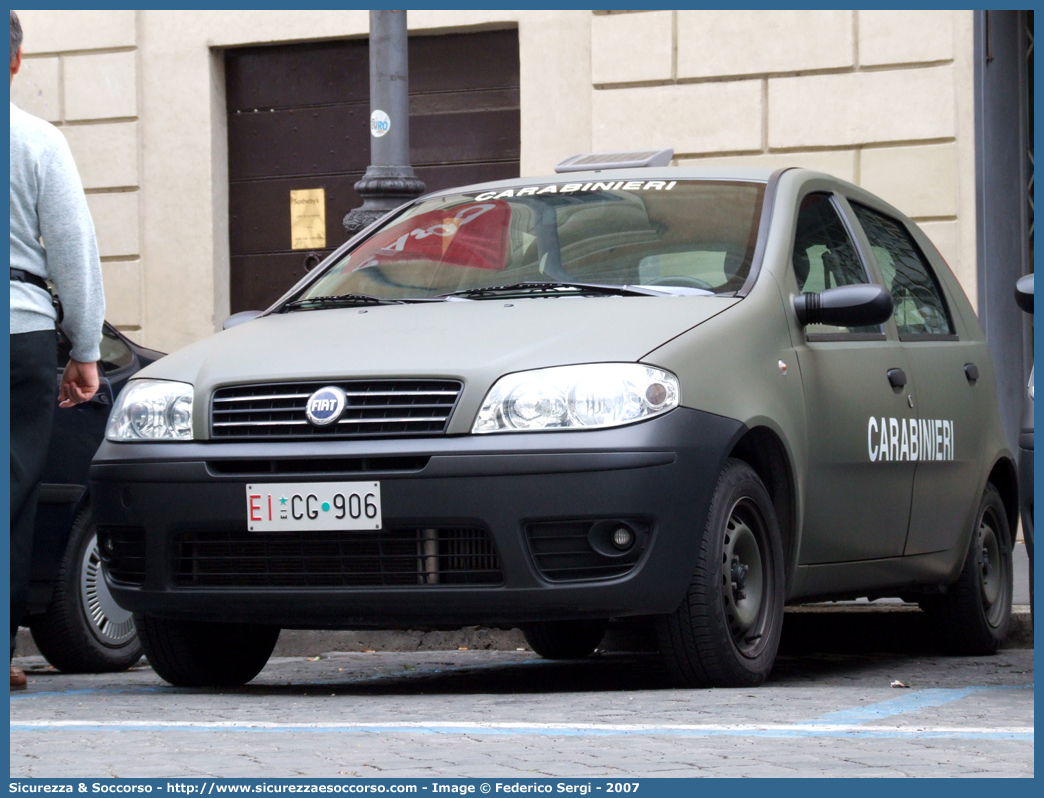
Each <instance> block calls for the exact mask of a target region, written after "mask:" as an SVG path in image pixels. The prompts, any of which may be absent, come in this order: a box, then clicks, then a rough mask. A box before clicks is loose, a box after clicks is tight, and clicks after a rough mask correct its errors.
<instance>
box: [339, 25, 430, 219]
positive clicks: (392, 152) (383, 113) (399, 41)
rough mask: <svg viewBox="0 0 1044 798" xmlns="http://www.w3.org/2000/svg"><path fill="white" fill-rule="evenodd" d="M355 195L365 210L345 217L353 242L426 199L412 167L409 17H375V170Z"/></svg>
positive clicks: (372, 97) (372, 157)
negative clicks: (378, 223) (397, 212)
mask: <svg viewBox="0 0 1044 798" xmlns="http://www.w3.org/2000/svg"><path fill="white" fill-rule="evenodd" d="M355 190H356V191H357V192H359V194H360V195H361V196H362V198H363V204H362V207H360V208H355V209H354V210H351V211H349V212H348V214H347V215H346V216H345V217H344V229H345V230H347V231H348V235H350V236H351V235H355V234H356V233H358V232H359V231H360V230H362V229H363V228H365V227H367V226H369V225H371V224H373V223H374V222H375V221H377V220H378V219H380V218H381V217H382V216H384V215H385V214H386V213H388V212H389V211H391V210H393V209H395V208H397V207H398V206H399V205H401V204H402V203H404V202H408V201H409V200H411V199H414V198H415V197H419V196H420V195H421V194H423V193H424V183H423V182H421V181H420V180H419V179H418V178H417V175H416V174H414V172H413V168H412V167H411V166H410V96H409V69H408V57H407V42H406V12H405V11H371V12H370V166H369V167H368V168H367V169H366V174H365V175H363V178H362V180H360V181H359V182H358V183H356V184H355Z"/></svg>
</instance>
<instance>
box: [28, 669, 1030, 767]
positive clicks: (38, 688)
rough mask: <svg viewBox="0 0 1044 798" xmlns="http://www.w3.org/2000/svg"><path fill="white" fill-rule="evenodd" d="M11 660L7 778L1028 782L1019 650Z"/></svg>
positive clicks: (1026, 708)
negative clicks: (971, 654)
mask: <svg viewBox="0 0 1044 798" xmlns="http://www.w3.org/2000/svg"><path fill="white" fill-rule="evenodd" d="M16 663H17V664H21V665H22V666H23V667H27V668H30V669H32V670H33V671H34V672H33V673H31V674H30V681H29V689H28V690H27V691H26V692H24V693H20V694H15V695H14V696H12V699H11V775H12V776H14V777H28V776H36V777H48V776H53V777H57V776H84V777H86V776H94V777H111V776H119V777H122V778H128V777H154V776H170V777H173V776H185V777H188V776H200V777H202V776H225V777H235V776H238V777H292V776H332V777H338V776H341V777H348V776H368V777H373V776H378V777H379V776H395V777H419V778H425V777H432V778H435V777H451V776H482V777H494V776H501V777H538V776H563V777H566V776H568V777H591V778H592V779H594V778H598V777H608V778H610V779H611V778H614V777H623V776H1032V775H1033V730H1032V727H1033V651H1032V649H1006V650H1003V651H1001V652H1000V653H999V654H998V655H996V656H994V657H983V658H953V657H940V656H932V655H930V654H924V653H905V654H904V653H893V654H866V653H834V654H807V653H806V654H800V653H799V654H785V655H782V656H781V657H780V658H779V660H778V663H777V667H776V669H775V671H774V672H773V674H772V677H771V679H770V681H769V682H768V683H767V684H765V685H764V686H762V687H760V688H757V689H745V690H679V689H671V688H669V687H668V686H667V683H666V680H665V678H664V674H663V673H662V671H661V670H660V668H659V665H658V661H657V659H656V657H655V656H654V655H649V654H596V655H594V656H592V657H591V658H589V659H587V660H584V661H581V662H568V663H555V662H547V661H543V660H540V659H538V658H537V657H536V656H535V655H534V654H532V653H531V652H528V651H519V652H510V651H452V652H430V651H429V652H411V653H398V652H396V653H358V652H356V653H331V654H326V655H323V656H322V657H320V658H318V659H315V660H311V659H307V658H275V659H273V660H272V661H270V662H269V664H268V666H267V667H266V668H265V670H264V671H263V672H262V673H261V675H260V676H259V677H258V678H257V679H256V680H255V681H254V682H252V683H251V684H250V685H248V686H246V687H245V688H242V689H239V690H220V691H219V690H176V689H174V688H171V687H169V686H166V685H165V684H164V683H163V682H162V681H161V680H160V679H159V678H158V677H157V676H156V675H155V674H154V673H153V672H152V670H151V669H149V668H148V667H147V665H145V664H144V662H143V663H141V664H140V665H139V666H137V667H136V668H134V669H133V670H132V671H130V672H127V673H121V674H110V675H96V676H66V675H62V674H58V673H56V672H54V671H47V670H46V666H45V663H44V662H43V660H42V659H40V658H36V657H26V658H22V659H21V660H16ZM893 680H900V681H902V682H903V683H905V684H907V685H909V687H910V689H906V690H904V689H895V688H891V687H890V686H889V685H890V683H891V682H892V681H893Z"/></svg>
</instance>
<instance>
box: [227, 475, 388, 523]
mask: <svg viewBox="0 0 1044 798" xmlns="http://www.w3.org/2000/svg"><path fill="white" fill-rule="evenodd" d="M246 505H247V526H248V528H249V529H250V531H251V532H289V531H292V530H299V529H326V530H339V529H380V528H381V483H380V482H288V483H285V484H271V483H265V484H262V485H247V486H246Z"/></svg>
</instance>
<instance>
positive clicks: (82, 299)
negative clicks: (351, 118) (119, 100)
mask: <svg viewBox="0 0 1044 798" xmlns="http://www.w3.org/2000/svg"><path fill="white" fill-rule="evenodd" d="M21 66H22V26H21V24H20V23H19V21H18V16H17V14H15V12H14V11H12V12H11V82H12V83H14V77H15V73H17V72H18V70H19V68H20V67H21ZM41 241H42V243H41ZM46 280H50V281H51V282H52V283H53V284H54V287H55V289H56V290H57V292H58V298H59V299H60V300H61V303H62V309H63V311H64V320H63V322H62V328H63V329H64V330H65V332H66V334H67V335H68V337H69V339H70V340H71V341H72V351H71V353H70V358H69V364H68V365H67V366H66V367H65V371H64V373H63V374H62V381H61V385H60V386H59V388H58V399H59V400H60V406H61V407H72V406H73V405H76V404H79V403H80V402H86V401H87V400H88V399H90V398H91V397H92V396H94V394H95V392H96V391H97V390H98V382H99V381H98V363H97V361H98V359H99V352H98V345H99V343H100V342H101V337H102V322H103V319H104V317H105V295H104V293H103V292H102V275H101V263H100V261H99V259H98V244H97V242H96V241H95V238H94V223H93V222H92V221H91V215H90V213H89V211H88V210H87V199H86V198H85V197H84V194H83V185H82V184H81V183H80V176H79V174H78V173H77V171H76V164H75V163H74V162H73V158H72V153H71V152H70V151H69V145H68V144H67V143H66V141H65V137H64V136H62V134H61V133H60V132H58V129H57V128H55V127H54V126H53V125H50V124H48V123H47V122H44V121H43V120H40V119H37V118H36V117H34V116H30V115H29V114H27V113H25V112H24V111H22V110H21V109H19V108H16V107H15V105H14V103H12V104H11V656H12V657H14V647H15V635H16V634H17V633H18V624H19V622H20V621H21V619H22V613H23V612H24V611H25V604H26V599H27V594H28V590H29V566H30V561H31V559H32V548H33V523H34V521H35V517H36V499H37V494H38V492H39V491H38V488H39V483H40V477H41V475H42V474H43V468H44V462H45V460H46V458H47V445H48V443H49V441H50V437H51V415H52V414H53V412H54V393H55V372H56V370H57V341H56V339H55V321H56V319H57V315H58V314H57V311H56V309H55V306H54V303H53V301H52V299H51V293H50V291H48V289H47V284H46V282H45V281H46ZM22 687H25V674H24V673H23V672H22V671H21V670H20V669H18V668H15V667H14V666H13V665H12V666H11V689H12V690H15V689H19V688H22Z"/></svg>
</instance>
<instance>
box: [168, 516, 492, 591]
mask: <svg viewBox="0 0 1044 798" xmlns="http://www.w3.org/2000/svg"><path fill="white" fill-rule="evenodd" d="M503 581H504V575H503V573H502V572H501V570H500V558H499V557H498V556H497V552H496V549H495V548H494V547H493V541H492V539H491V538H490V535H489V533H488V532H487V531H486V530H484V529H468V528H459V527H450V528H441V529H421V528H411V529H383V530H377V531H362V532H355V531H348V532H314V531H301V532H291V533H266V534H253V533H251V532H247V531H245V530H237V531H224V530H223V531H201V532H190V533H187V534H185V535H184V536H183V537H181V539H180V540H179V541H178V545H177V568H176V574H175V585H176V586H178V587H188V588H191V587H233V588H256V587H407V586H417V585H423V586H425V587H432V588H437V587H438V586H440V585H499V584H502V583H503Z"/></svg>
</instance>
